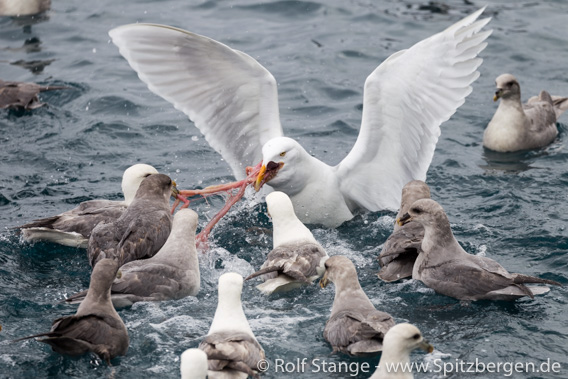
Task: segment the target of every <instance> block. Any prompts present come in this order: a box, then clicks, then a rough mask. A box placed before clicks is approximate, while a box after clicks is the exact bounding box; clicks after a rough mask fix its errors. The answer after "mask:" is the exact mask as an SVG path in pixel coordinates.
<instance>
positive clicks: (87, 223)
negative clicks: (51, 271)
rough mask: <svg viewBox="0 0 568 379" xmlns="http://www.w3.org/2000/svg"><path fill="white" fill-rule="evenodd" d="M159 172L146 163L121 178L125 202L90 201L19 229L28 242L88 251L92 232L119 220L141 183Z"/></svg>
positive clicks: (138, 165)
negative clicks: (55, 244)
mask: <svg viewBox="0 0 568 379" xmlns="http://www.w3.org/2000/svg"><path fill="white" fill-rule="evenodd" d="M157 173H158V171H157V170H156V169H155V168H154V167H152V166H150V165H147V164H142V163H139V164H135V165H133V166H130V167H129V168H127V169H126V170H125V171H124V174H123V175H122V193H123V194H124V200H123V201H114V200H100V199H98V200H89V201H84V202H82V203H81V204H79V206H78V207H76V208H73V209H71V210H70V211H67V212H63V213H61V214H58V215H57V216H52V217H46V218H42V219H39V220H35V221H34V222H30V223H28V224H25V225H21V226H18V227H16V229H18V230H20V231H21V233H22V237H23V238H24V240H26V241H28V242H36V241H48V242H54V243H58V244H61V245H65V246H71V247H80V248H84V249H86V248H87V244H88V242H89V237H90V236H91V232H92V231H93V229H94V228H95V226H97V224H99V223H100V222H103V221H104V222H107V223H108V222H113V221H115V220H117V219H118V218H119V217H120V216H122V214H123V213H124V211H125V210H126V208H127V207H128V205H130V203H132V201H133V200H134V196H135V195H136V191H138V187H140V183H141V182H142V180H144V178H146V177H147V176H149V175H152V174H157Z"/></svg>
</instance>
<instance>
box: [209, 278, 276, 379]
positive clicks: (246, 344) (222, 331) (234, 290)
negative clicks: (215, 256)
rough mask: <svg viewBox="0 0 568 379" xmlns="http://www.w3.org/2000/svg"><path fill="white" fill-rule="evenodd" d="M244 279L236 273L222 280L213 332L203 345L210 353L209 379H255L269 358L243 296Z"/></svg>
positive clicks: (211, 328) (220, 280)
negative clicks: (260, 364) (251, 323)
mask: <svg viewBox="0 0 568 379" xmlns="http://www.w3.org/2000/svg"><path fill="white" fill-rule="evenodd" d="M242 290H243V277H242V276H241V275H239V274H236V273H234V272H230V273H226V274H223V275H221V277H220V278H219V290H218V291H219V300H218V303H217V309H216V310H215V317H214V318H213V322H212V323H211V327H210V328H209V333H207V336H205V338H204V339H203V341H201V343H200V344H199V348H200V349H201V350H203V351H205V353H206V354H207V358H208V363H209V378H247V377H248V376H249V375H250V376H253V377H255V376H256V375H257V372H258V369H259V362H260V361H262V360H264V359H265V355H264V349H263V348H262V347H261V346H260V344H259V343H258V341H257V340H256V337H255V336H254V333H253V332H252V329H251V328H250V325H249V323H248V320H247V317H246V316H245V312H244V311H243V306H242V304H241V293H242Z"/></svg>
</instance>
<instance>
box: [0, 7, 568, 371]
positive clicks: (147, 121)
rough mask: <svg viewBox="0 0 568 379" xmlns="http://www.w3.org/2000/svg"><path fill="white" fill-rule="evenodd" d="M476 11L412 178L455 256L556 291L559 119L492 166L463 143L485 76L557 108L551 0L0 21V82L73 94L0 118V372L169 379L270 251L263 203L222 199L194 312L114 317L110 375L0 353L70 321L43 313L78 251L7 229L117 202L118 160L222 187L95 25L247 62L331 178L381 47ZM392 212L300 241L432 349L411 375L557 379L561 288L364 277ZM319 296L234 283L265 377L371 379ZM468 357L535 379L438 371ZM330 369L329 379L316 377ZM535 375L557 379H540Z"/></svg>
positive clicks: (79, 282) (225, 175)
mask: <svg viewBox="0 0 568 379" xmlns="http://www.w3.org/2000/svg"><path fill="white" fill-rule="evenodd" d="M485 3H486V4H487V5H488V7H487V11H486V14H487V15H489V16H492V17H493V20H492V21H491V23H490V24H489V26H490V27H491V28H493V30H494V32H493V35H492V36H491V37H490V38H489V40H488V43H489V45H488V47H487V49H486V50H485V51H484V52H483V53H482V56H483V58H484V63H483V65H482V66H481V68H480V72H481V77H480V78H479V79H478V80H477V82H476V83H475V85H474V91H473V93H472V94H471V95H470V96H469V97H468V98H467V100H466V103H465V104H464V105H463V106H462V107H461V108H460V109H459V110H458V112H457V113H456V114H455V115H454V116H453V117H452V118H451V120H449V121H448V122H446V123H445V124H443V125H442V135H441V137H440V140H439V142H438V146H437V149H436V153H435V156H434V160H433V162H432V165H431V167H430V170H429V173H428V179H427V183H428V184H429V185H430V186H431V189H432V195H433V198H434V199H436V200H437V201H439V202H440V203H441V204H442V205H443V207H444V208H445V209H446V211H447V213H448V216H449V218H450V221H451V223H452V227H453V230H454V233H455V235H456V237H457V238H458V240H459V241H460V242H461V243H462V244H463V246H464V248H465V249H466V250H467V251H469V252H470V253H473V254H485V255H486V256H488V257H491V258H493V259H495V260H497V261H499V262H500V263H501V264H502V265H503V266H505V267H506V268H507V269H509V270H510V271H513V272H520V273H526V274H533V275H538V276H540V277H543V278H548V279H553V280H557V281H560V282H561V283H563V284H564V285H566V284H568V274H567V263H568V258H567V255H566V250H567V248H568V238H567V232H566V223H567V222H568V205H567V201H566V199H567V195H566V192H567V185H568V150H567V147H566V128H567V127H566V125H567V124H568V114H565V115H564V116H563V117H562V118H561V119H560V121H561V122H563V123H564V124H563V125H562V124H560V125H559V126H560V127H561V134H560V136H559V138H558V140H557V141H556V142H555V143H553V144H552V145H551V146H549V147H547V148H546V149H542V150H539V151H533V152H523V153H515V154H495V153H490V152H487V151H484V149H483V148H482V146H481V140H482V133H483V129H484V127H485V125H486V124H487V123H488V122H489V120H490V118H491V116H492V114H493V112H494V110H495V109H496V106H497V105H496V104H495V103H493V102H492V96H493V92H494V79H495V77H497V76H498V75H499V74H501V73H504V72H510V73H512V74H514V75H516V76H517V78H518V79H519V81H520V83H521V86H522V89H523V98H524V99H527V98H528V97H529V96H532V95H535V94H537V93H538V92H539V91H540V90H541V89H547V90H549V91H550V92H551V93H552V94H556V95H565V96H567V95H568V75H567V74H566V67H567V63H568V26H567V25H568V3H567V2H566V1H564V0H556V1H552V0H542V1H515V2H512V1H505V0H502V1H494V0H489V1H487V2H477V1H473V2H470V1H457V0H456V1H448V2H445V3H437V4H438V5H439V4H442V5H447V8H445V7H441V8H440V7H439V6H438V7H437V9H436V7H432V6H428V4H429V3H428V2H427V1H426V0H423V1H411V0H405V1H399V0H384V1H372V0H326V1H321V0H320V1H291V0H281V1H266V2H259V1H256V0H254V1H253V0H235V1H221V0H218V1H216V0H208V1H203V0H195V1H182V0H165V1H151V0H146V1H129V2H124V1H122V2H121V1H110V0H98V1H79V0H61V1H60V0H53V6H52V10H51V11H50V12H49V13H48V14H47V15H46V16H45V17H43V18H40V19H30V18H26V19H15V18H10V17H3V18H0V78H2V79H4V80H18V81H34V82H39V83H42V84H63V85H67V86H70V87H72V89H70V90H66V91H59V92H52V93H45V94H42V96H41V99H42V100H43V101H45V102H47V103H48V104H49V106H48V107H44V108H41V109H37V110H34V111H28V112H16V111H2V112H0V144H1V145H0V146H1V148H0V157H1V159H0V209H1V212H0V226H1V227H2V232H1V235H0V325H1V327H2V330H1V332H0V377H2V378H32V377H33V378H42V377H57V378H71V377H80V378H99V377H111V375H114V377H115V378H141V377H161V378H175V377H179V355H180V353H181V352H183V351H184V350H185V349H187V348H190V347H196V346H197V345H198V343H199V342H200V341H201V339H202V338H203V336H204V335H205V334H206V333H207V331H208V329H209V325H210V323H211V321H212V318H213V314H214V311H215V307H216V302H217V294H216V288H217V279H218V277H219V276H220V275H221V274H222V273H224V272H228V271H235V272H238V273H240V274H242V275H247V274H250V273H251V272H253V270H254V269H255V268H258V267H259V266H260V265H261V263H262V262H263V261H264V257H265V256H266V254H267V252H268V251H269V250H270V248H271V246H272V240H271V237H270V236H269V235H265V234H258V233H254V232H253V230H257V229H256V228H257V227H263V228H270V226H271V225H270V221H269V218H268V216H267V215H266V213H265V212H266V207H265V205H263V204H255V203H252V202H250V201H244V202H242V203H240V204H239V205H238V206H237V207H236V208H235V209H233V210H232V211H231V213H230V214H229V216H228V217H227V218H226V219H224V220H223V221H222V222H221V224H220V225H219V226H218V227H217V228H216V229H215V231H214V233H213V235H212V243H211V247H212V249H211V251H210V252H209V253H208V254H207V255H204V256H200V259H201V262H200V267H201V272H202V289H201V292H200V293H199V295H198V296H197V298H186V299H183V300H180V301H170V302H162V303H137V304H135V305H134V306H132V307H131V308H129V309H124V310H121V311H120V315H121V317H122V318H123V319H124V321H125V323H126V325H127V327H128V331H129V334H130V341H131V345H130V349H129V351H128V354H127V355H126V356H125V357H121V358H118V359H116V360H115V361H114V367H113V368H109V367H107V366H106V365H105V364H102V363H101V362H100V360H98V359H95V358H93V357H90V356H84V357H81V358H75V359H72V358H68V357H62V356H60V355H58V354H56V353H54V352H52V351H51V349H50V348H49V347H48V346H46V345H43V344H40V343H39V342H36V341H34V340H29V341H26V342H20V343H16V344H13V343H10V340H12V339H14V338H18V337H22V336H26V335H29V334H35V333H40V332H44V331H48V330H49V328H50V326H51V321H52V320H53V319H55V318H57V317H60V316H62V315H70V314H73V313H74V312H75V308H74V307H72V306H68V305H63V304H60V303H59V301H60V300H61V299H63V298H64V297H65V295H67V294H71V293H74V292H77V291H79V290H82V289H84V288H86V287H87V286H88V283H89V275H90V267H89V265H88V263H87V258H86V253H85V251H83V250H79V249H74V248H66V247H60V246H56V245H52V244H47V243H38V244H35V245H30V244H27V243H23V242H21V241H20V240H19V238H18V236H17V235H15V233H14V232H13V231H12V230H11V229H10V228H11V227H13V226H16V225H18V224H22V223H25V222H28V221H30V220H32V219H35V218H40V217H45V216H49V215H54V214H57V213H59V212H62V211H65V210H68V209H70V208H72V207H74V206H75V205H76V204H78V203H79V202H81V201H84V200H88V199H95V198H106V199H119V198H120V197H121V193H120V180H121V176H122V172H123V171H124V169H126V168H127V167H128V166H130V165H132V164H133V163H136V162H144V163H149V164H152V165H153V166H155V167H156V168H157V169H158V170H160V171H161V172H164V173H166V174H169V175H171V176H172V177H173V178H174V179H175V180H176V181H177V182H178V184H179V185H180V187H183V188H194V187H198V186H201V187H202V186H206V185H211V184H217V183H220V182H222V181H229V180H232V176H231V171H230V169H229V167H228V165H227V164H225V162H223V160H222V159H221V157H220V156H219V155H218V154H217V153H215V151H214V150H213V149H211V148H210V147H209V146H208V144H207V143H206V141H205V140H204V139H203V137H202V135H201V134H200V132H199V131H198V130H197V129H196V128H195V127H194V126H193V125H192V123H191V122H190V121H188V120H187V118H186V117H185V115H183V114H182V113H180V112H178V111H176V110H175V109H174V108H173V107H172V106H171V105H170V104H168V103H166V102H165V101H164V100H162V99H160V98H158V97H157V96H155V95H153V94H152V93H150V92H149V91H148V90H147V88H146V87H145V85H144V84H143V83H142V82H141V81H140V80H139V79H138V78H137V76H136V74H135V73H134V72H133V71H132V70H131V68H130V67H129V66H128V64H127V63H126V61H125V60H124V59H123V58H122V57H121V56H120V55H119V53H118V49H117V48H116V47H115V46H114V45H113V44H112V43H110V41H109V37H108V35H107V32H108V30H109V29H111V28H113V27H116V26H119V25H122V24H126V23H132V22H137V21H140V22H153V23H163V24H169V25H173V26H177V27H181V28H184V29H187V30H190V31H193V32H196V33H199V34H203V35H206V36H209V37H212V38H214V39H217V40H219V41H221V42H223V43H226V44H228V45H230V46H232V47H234V48H236V49H239V50H242V51H244V52H246V53H248V54H250V55H251V56H253V57H255V58H256V59H258V61H259V62H260V63H261V64H263V65H264V66H265V67H266V68H268V69H269V70H270V71H271V72H272V74H273V75H274V76H275V78H276V80H277V81H278V84H279V96H280V112H281V118H282V124H283V127H284V129H285V133H286V135H287V136H290V137H293V138H295V139H297V140H299V141H300V142H301V143H302V145H304V146H305V147H306V148H307V149H308V150H309V151H310V152H311V153H312V154H313V155H315V156H316V157H318V158H320V159H322V160H324V161H326V162H327V163H330V164H336V163H338V162H339V161H340V160H341V158H342V157H343V156H345V154H347V152H348V151H349V150H350V149H351V146H352V145H353V143H354V141H355V139H356V136H357V133H358V129H359V124H360V119H361V107H362V105H361V104H362V94H363V93H362V91H363V82H364V80H365V78H366V76H367V75H368V74H369V73H371V71H372V70H373V69H374V68H375V67H376V66H377V65H378V64H379V63H380V62H382V61H383V60H384V59H385V58H387V57H388V56H389V55H390V54H392V53H393V52H395V51H397V50H400V49H404V48H407V47H409V46H411V45H412V44H413V43H415V42H417V41H419V40H421V39H423V38H425V37H427V36H429V35H431V34H434V33H436V32H438V31H441V30H443V29H444V28H446V27H447V26H449V25H450V24H452V23H454V22H456V21H458V20H459V19H460V18H462V17H463V16H464V15H466V14H469V13H471V12H472V11H474V10H476V9H478V8H480V7H481V6H483V5H484V4H485ZM423 8H426V9H423ZM439 10H442V11H444V10H445V12H439ZM222 203H223V200H222V199H221V198H214V199H212V200H211V201H210V202H209V203H208V204H207V203H204V202H202V203H196V206H195V209H196V211H198V213H199V214H200V225H201V226H203V225H205V223H206V222H207V220H208V218H210V217H212V215H213V214H214V213H215V212H216V211H217V210H218V209H219V208H220V207H221V205H222ZM393 217H394V214H392V213H388V212H383V213H370V214H366V215H364V216H362V217H357V218H355V219H354V220H352V221H349V222H347V223H345V224H344V225H342V226H341V227H340V228H338V229H336V230H328V229H321V228H314V229H313V232H314V235H315V236H316V238H317V239H318V240H319V241H321V243H322V244H323V245H324V247H325V248H326V249H327V251H328V252H329V254H330V255H336V254H344V255H346V256H348V257H349V258H351V259H352V260H353V261H354V263H355V264H356V266H357V268H358V272H359V278H360V281H361V283H362V285H363V288H364V290H365V291H366V293H367V294H368V295H369V297H370V298H371V299H372V301H373V303H374V304H375V305H376V306H377V308H379V309H381V310H384V311H387V312H389V313H390V314H392V315H393V317H394V318H395V319H396V321H397V322H411V323H413V324H415V325H417V326H418V327H419V328H420V329H421V330H422V332H423V334H424V335H425V336H426V338H428V339H429V340H430V342H432V343H433V344H434V345H435V347H436V351H435V352H434V354H431V355H424V354H423V353H414V354H413V355H412V359H413V360H414V361H416V362H422V363H427V362H429V363H430V364H431V366H430V367H431V368H432V369H433V370H434V371H438V372H430V373H420V374H416V377H418V378H440V377H443V375H442V374H443V373H441V372H439V371H440V370H442V369H443V366H442V365H444V364H445V365H446V366H445V367H446V369H447V370H450V371H451V373H448V375H447V377H451V378H469V377H475V378H497V377H506V376H507V375H508V374H512V375H509V377H513V378H566V377H568V361H567V358H566V357H567V356H568V326H567V325H568V313H567V312H566V311H567V306H566V305H567V303H568V292H567V290H566V288H553V289H552V291H551V292H550V293H549V294H547V295H545V296H541V297H537V298H535V299H534V300H531V299H526V300H519V301H516V302H512V303H498V302H478V303H474V304H472V305H470V306H468V307H464V306H461V305H460V304H459V303H458V302H457V301H454V300H452V299H450V298H446V297H444V296H441V295H437V294H435V293H434V292H433V291H431V290H429V289H427V288H425V287H424V286H423V285H422V284H421V283H418V282H415V281H412V280H406V281H402V282H398V283H382V282H380V281H379V280H378V279H377V277H376V275H375V274H376V272H377V271H378V269H379V266H378V262H377V260H376V257H377V256H378V254H379V252H380V250H381V246H382V244H383V242H384V241H385V239H386V238H387V237H388V235H389V234H390V232H391V230H392V227H393ZM333 295H334V290H333V286H330V287H328V288H327V289H325V290H321V289H319V287H317V286H315V285H314V286H311V287H309V288H303V289H299V290H296V291H293V292H290V293H287V294H284V295H279V296H273V297H268V298H267V297H264V296H262V295H260V293H259V291H257V290H256V288H254V285H253V283H247V284H246V285H245V288H244V292H243V302H244V307H245V313H246V314H247V316H248V318H249V321H250V324H251V327H252V329H253V330H254V332H255V334H256V336H257V338H258V340H259V341H260V343H261V344H262V345H263V347H264V348H265V350H266V355H267V358H268V360H269V362H270V363H271V364H272V367H271V368H270V369H269V370H268V372H267V373H266V374H264V375H263V377H266V378H280V377H290V378H294V377H302V378H304V377H305V378H346V377H357V378H366V377H369V376H370V373H364V372H359V373H357V372H356V368H357V367H359V368H361V367H364V366H362V365H363V363H368V364H373V365H374V364H377V363H378V358H368V359H354V358H348V357H346V356H342V355H330V351H331V349H330V347H329V346H328V344H327V343H326V341H325V340H324V339H323V336H322V332H323V327H324V324H325V322H326V320H327V318H328V316H329V312H330V309H331V304H332V301H333ZM304 358H306V359H307V361H308V362H310V361H311V362H312V363H313V364H312V365H311V366H305V372H304V373H298V372H294V373H287V374H285V373H281V372H278V373H277V372H276V371H275V366H274V365H275V364H276V363H277V362H287V363H291V365H289V366H287V367H288V369H289V370H291V371H294V370H296V371H297V370H299V369H300V368H301V366H298V365H297V363H298V360H300V362H301V360H302V359H304ZM315 359H318V360H319V361H314V360H315ZM279 360H280V361H279ZM476 360H477V361H478V362H483V363H485V364H489V363H491V362H493V364H495V365H497V364H498V363H499V362H501V364H502V365H503V364H506V363H507V364H509V366H506V367H507V368H510V365H512V364H514V363H518V362H520V363H521V365H523V367H524V366H528V368H529V371H532V367H533V366H531V363H532V364H534V367H535V369H540V371H541V372H538V373H532V372H515V373H511V372H507V371H504V370H506V368H505V366H501V370H500V371H501V372H500V373H489V372H487V371H485V372H483V373H479V374H476V375H475V374H473V373H464V372H456V369H457V367H456V365H457V364H459V362H464V363H463V364H464V366H462V368H461V371H464V370H467V369H468V368H469V369H475V367H469V366H467V363H468V362H475V361H476ZM324 362H325V364H326V366H323V363H324ZM341 362H346V363H349V364H351V366H350V368H351V371H349V372H346V369H345V367H344V366H341V367H340V366H338V365H339V363H341ZM436 362H437V366H436V365H435V363H436ZM543 362H544V365H543V366H541V364H542V363H543ZM547 362H548V366H547V365H546V363H547ZM554 363H557V364H558V365H560V368H559V369H558V367H559V366H558V365H556V366H552V365H553V364H554ZM338 367H339V369H341V370H342V372H341V373H329V372H327V373H324V372H323V371H324V370H326V371H330V370H334V368H335V369H336V371H337V370H339V369H338ZM515 367H520V366H515ZM553 367H555V368H556V369H558V370H559V372H557V373H548V372H542V371H543V370H547V369H548V370H549V371H550V370H552V369H553ZM480 368H481V366H480V365H478V369H480ZM317 371H319V372H317ZM523 371H526V370H524V369H523Z"/></svg>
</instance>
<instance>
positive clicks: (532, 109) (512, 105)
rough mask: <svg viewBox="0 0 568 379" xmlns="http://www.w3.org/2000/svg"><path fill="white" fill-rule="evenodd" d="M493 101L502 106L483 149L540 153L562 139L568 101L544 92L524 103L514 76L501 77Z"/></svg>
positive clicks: (487, 135) (490, 125)
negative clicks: (560, 133) (560, 123)
mask: <svg viewBox="0 0 568 379" xmlns="http://www.w3.org/2000/svg"><path fill="white" fill-rule="evenodd" d="M495 83H496V84H497V91H496V92H495V96H494V97H493V100H495V101H497V100H498V99H501V103H500V104H499V107H498V108H497V111H496V112H495V115H493V118H492V119H491V121H490V122H489V125H487V128H486V129H485V132H484V133H483V146H485V147H486V148H488V149H490V150H494V151H498V152H503V153H504V152H512V151H519V150H530V149H538V148H540V147H544V146H547V145H549V144H550V143H551V142H552V141H554V139H555V138H556V136H557V135H558V129H557V127H556V120H557V119H558V117H560V115H561V114H562V113H563V112H564V111H565V110H566V109H568V97H559V96H550V94H549V93H548V92H546V91H541V92H540V95H539V96H533V97H531V98H530V99H529V100H528V101H527V103H526V104H522V103H521V87H520V85H519V82H518V81H517V79H516V78H515V77H514V76H513V75H511V74H503V75H500V76H499V77H498V78H497V79H496V80H495Z"/></svg>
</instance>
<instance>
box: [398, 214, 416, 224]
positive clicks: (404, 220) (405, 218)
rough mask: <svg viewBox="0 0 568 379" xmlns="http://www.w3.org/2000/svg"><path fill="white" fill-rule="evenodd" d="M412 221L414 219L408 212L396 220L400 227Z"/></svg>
mask: <svg viewBox="0 0 568 379" xmlns="http://www.w3.org/2000/svg"><path fill="white" fill-rule="evenodd" d="M410 221H412V217H411V216H410V215H409V214H408V212H406V213H405V214H403V215H402V216H400V217H399V218H397V219H396V223H397V224H398V225H399V226H402V225H404V224H408V223H409V222H410Z"/></svg>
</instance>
